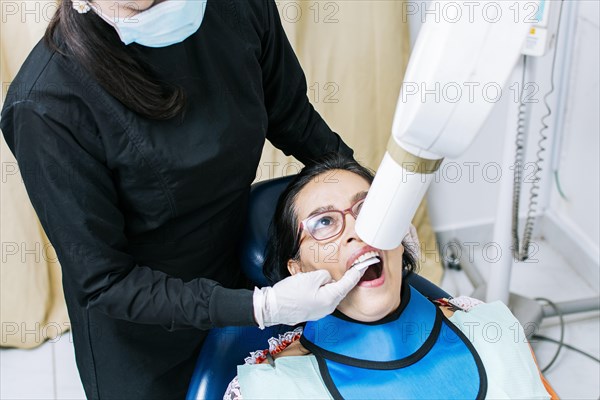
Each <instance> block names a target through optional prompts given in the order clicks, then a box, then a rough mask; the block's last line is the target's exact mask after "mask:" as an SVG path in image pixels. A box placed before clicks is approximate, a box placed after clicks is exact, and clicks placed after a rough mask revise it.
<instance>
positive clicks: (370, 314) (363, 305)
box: [338, 292, 400, 322]
mask: <svg viewBox="0 0 600 400" xmlns="http://www.w3.org/2000/svg"><path fill="white" fill-rule="evenodd" d="M353 294H356V296H352V295H353ZM367 297H368V298H367ZM399 305H400V298H399V297H398V298H397V299H395V298H391V297H387V296H376V295H374V294H371V295H367V296H365V295H364V293H360V294H358V293H356V292H355V293H351V295H349V296H348V297H346V299H345V300H344V301H343V302H342V303H340V305H339V306H338V310H339V311H340V312H341V313H343V314H345V315H347V316H348V317H350V318H352V319H355V320H357V321H361V322H374V321H379V320H380V319H382V318H384V317H386V316H387V315H389V314H390V313H392V312H394V311H395V310H396V309H397V308H398V306H399Z"/></svg>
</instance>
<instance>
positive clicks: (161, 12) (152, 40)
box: [91, 0, 207, 47]
mask: <svg viewBox="0 0 600 400" xmlns="http://www.w3.org/2000/svg"><path fill="white" fill-rule="evenodd" d="M206 2H207V0H165V1H163V2H162V3H158V4H157V5H155V6H152V7H150V8H149V9H147V10H145V11H142V12H140V13H138V14H135V15H133V16H125V17H123V16H119V17H118V18H111V17H108V16H107V15H106V14H104V13H103V12H102V11H101V9H100V8H99V7H97V5H96V6H95V5H94V3H92V4H91V5H92V8H93V9H94V11H95V12H96V14H98V16H99V17H101V18H102V19H103V20H105V21H106V22H107V23H108V24H110V25H112V26H113V27H114V28H115V30H116V31H117V33H118V34H119V37H120V38H121V41H122V42H123V43H125V44H126V45H127V44H131V43H133V42H135V43H138V44H141V45H143V46H147V47H165V46H170V45H172V44H175V43H180V42H183V41H184V40H185V39H187V38H188V37H190V36H191V35H192V34H194V33H195V32H196V31H197V30H198V28H199V27H200V24H201V23H202V19H203V18H204V11H205V9H206Z"/></svg>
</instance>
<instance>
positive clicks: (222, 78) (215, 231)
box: [1, 0, 352, 399]
mask: <svg viewBox="0 0 600 400" xmlns="http://www.w3.org/2000/svg"><path fill="white" fill-rule="evenodd" d="M59 42H60V37H59ZM59 46H60V45H59ZM130 46H132V48H134V49H136V50H137V51H139V52H141V53H142V54H143V55H144V56H145V57H146V58H147V60H148V62H149V63H150V64H151V65H152V66H153V67H154V69H155V70H156V74H157V76H158V77H159V78H160V79H164V80H165V81H168V82H172V83H174V84H177V85H180V86H182V87H183V88H184V89H185V91H186V94H187V98H188V105H187V109H186V113H185V117H184V119H183V120H182V119H180V118H174V119H172V120H168V121H156V120H149V119H146V118H144V117H141V116H139V115H137V114H135V113H134V112H131V111H130V110H128V109H127V108H126V107H125V106H124V105H123V104H122V103H120V102H119V101H118V100H116V99H115V98H114V97H112V96H111V95H109V94H108V93H107V92H106V91H105V90H104V89H103V88H102V87H101V86H100V85H99V84H98V83H97V82H96V81H95V80H94V78H93V77H91V76H90V75H89V74H88V73H87V72H86V71H85V70H84V69H83V68H82V67H81V66H80V65H78V64H77V63H76V62H75V61H74V60H73V59H71V58H68V57H65V56H62V55H61V54H59V53H57V52H55V51H52V50H50V49H49V48H48V47H46V45H45V44H44V43H43V42H40V43H38V44H37V46H36V47H35V48H34V49H33V51H32V52H31V54H30V55H29V57H28V58H27V60H26V61H25V63H24V65H23V66H22V68H21V70H20V71H19V73H18V75H17V77H16V78H15V80H14V81H13V82H12V84H11V85H10V89H9V92H8V95H7V98H6V102H5V105H4V107H3V109H2V119H1V128H2V131H3V134H4V137H5V139H6V142H7V143H8V146H9V148H10V150H11V151H12V152H13V154H14V155H15V157H16V159H17V161H18V165H19V169H20V172H21V174H22V177H23V180H24V183H25V187H26V189H27V193H28V195H29V197H30V199H31V202H32V204H33V207H34V209H35V211H36V213H37V215H38V217H39V219H40V222H41V224H42V226H43V228H44V230H45V232H46V234H47V235H48V237H49V239H50V241H51V243H52V245H53V246H54V248H55V250H56V252H57V255H58V259H59V262H60V264H61V267H62V271H63V288H64V292H65V298H66V301H67V306H68V311H69V316H70V320H71V326H72V331H73V339H74V346H75V355H76V360H77V366H78V369H79V372H80V375H81V379H82V382H83V386H84V388H85V392H86V395H87V397H88V398H89V399H98V398H105V399H108V398H124V399H132V398H137V399H167V398H183V397H184V396H185V393H186V390H187V385H188V383H189V380H190V377H191V374H192V372H193V367H194V364H195V361H196V358H197V354H198V351H199V349H200V347H201V345H202V342H203V339H204V337H205V335H206V329H208V328H211V327H218V326H226V325H252V324H255V322H254V318H253V311H252V292H251V291H250V290H247V289H238V290H234V289H232V288H234V287H236V282H238V277H239V265H238V262H237V260H236V254H235V250H236V245H237V240H238V238H239V236H240V233H241V230H242V227H243V223H244V220H245V210H246V203H247V198H248V193H249V187H250V184H251V183H252V181H253V180H254V178H255V175H256V171H257V166H258V162H259V158H260V155H261V150H262V147H263V144H264V141H265V138H266V139H268V140H269V141H271V142H272V143H273V144H274V145H275V146H276V147H278V148H279V149H281V150H283V152H284V153H286V154H288V155H290V154H291V155H293V156H295V157H296V158H298V159H299V160H300V161H302V162H307V161H309V160H311V159H313V158H315V157H317V156H319V155H321V154H323V153H325V152H328V151H338V152H340V153H343V154H345V155H347V156H352V150H351V149H350V148H348V147H347V146H346V145H345V144H344V142H343V141H342V140H341V139H340V137H339V136H338V135H337V134H335V133H334V132H332V131H331V130H330V129H329V128H328V126H327V125H326V124H325V122H324V121H323V120H322V118H321V117H320V116H319V115H318V113H317V112H316V111H315V110H314V108H313V107H312V106H311V104H310V103H309V101H308V99H307V97H306V91H307V86H306V80H305V77H304V74H303V72H302V70H301V68H300V65H299V63H298V60H297V58H296V56H295V55H294V53H293V50H292V48H291V46H290V44H289V42H288V40H287V38H286V36H285V33H284V31H283V28H282V26H281V22H280V19H279V15H278V13H277V9H276V7H275V3H274V2H273V1H272V0H209V1H208V3H207V9H206V13H205V16H204V20H203V22H202V25H201V26H200V28H199V29H198V31H197V32H196V33H195V34H193V35H192V36H190V37H189V38H187V39H186V40H185V41H183V42H182V43H179V44H175V45H172V46H168V47H163V48H149V47H144V46H140V45H137V44H132V45H130ZM323 62H327V60H323ZM223 390H225V388H223Z"/></svg>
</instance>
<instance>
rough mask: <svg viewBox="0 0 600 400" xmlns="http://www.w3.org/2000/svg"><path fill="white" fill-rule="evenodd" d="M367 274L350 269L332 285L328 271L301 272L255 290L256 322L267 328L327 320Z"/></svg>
mask: <svg viewBox="0 0 600 400" xmlns="http://www.w3.org/2000/svg"><path fill="white" fill-rule="evenodd" d="M364 273H365V270H362V271H359V270H357V269H356V268H350V269H349V270H348V271H346V273H345V274H344V276H343V277H342V278H341V279H340V280H339V281H337V282H332V278H331V275H330V274H329V272H327V271H326V270H318V271H311V272H300V273H298V274H296V275H292V276H290V277H287V278H285V279H284V280H282V281H280V282H277V283H276V284H275V285H274V286H272V287H263V288H262V289H258V288H255V289H254V296H253V305H254V319H255V320H256V322H257V323H258V326H259V327H260V329H264V328H265V327H266V326H271V325H278V324H284V325H296V324H298V323H300V322H304V321H314V320H317V319H320V318H323V317H324V316H326V315H329V314H331V313H332V312H333V310H335V308H336V307H337V306H338V304H339V303H340V301H342V300H343V299H344V297H346V295H347V294H348V292H350V291H351V290H352V289H353V288H354V286H356V284H357V283H358V281H360V278H362V276H363V274H364Z"/></svg>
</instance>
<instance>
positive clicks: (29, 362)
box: [0, 342, 56, 400]
mask: <svg viewBox="0 0 600 400" xmlns="http://www.w3.org/2000/svg"><path fill="white" fill-rule="evenodd" d="M55 397H56V396H55V392H54V375H53V367H52V344H51V343H48V342H46V343H44V344H42V345H41V346H39V347H37V348H35V349H30V350H22V349H0V398H1V399H3V400H4V399H11V400H13V399H15V400H16V399H28V400H29V399H54V398H55Z"/></svg>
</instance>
